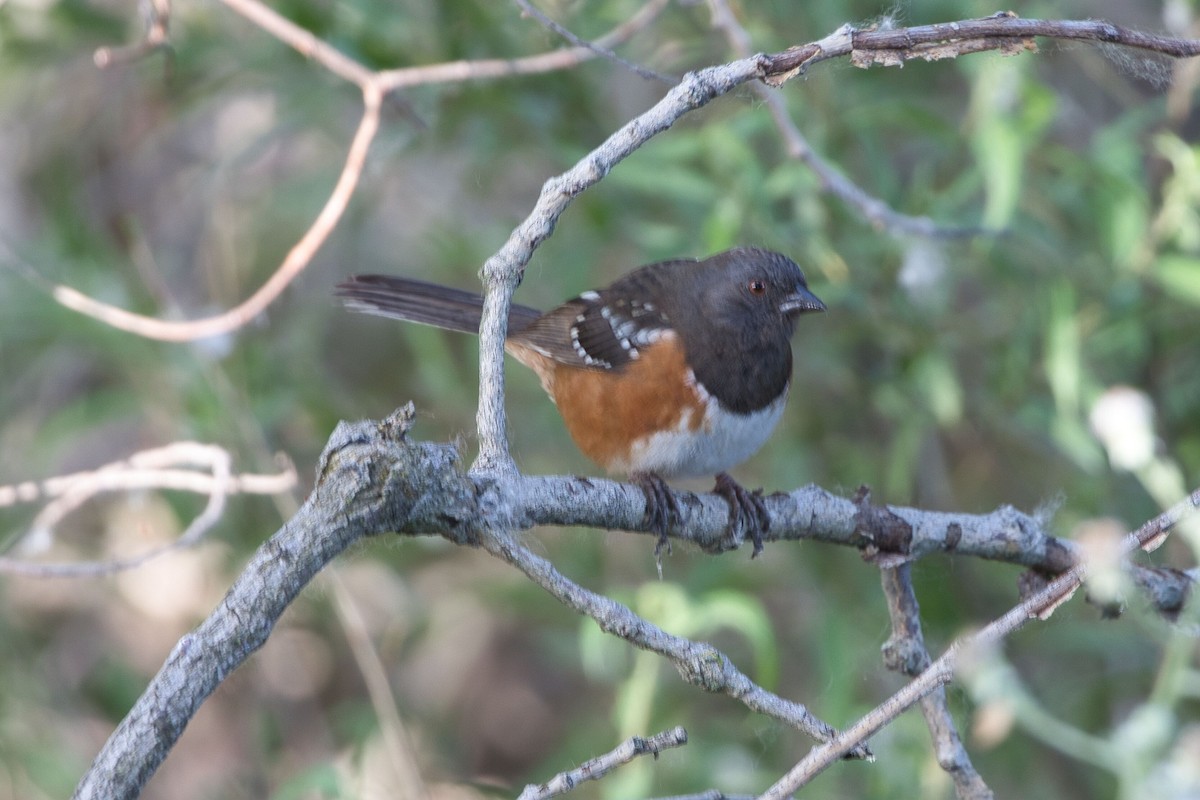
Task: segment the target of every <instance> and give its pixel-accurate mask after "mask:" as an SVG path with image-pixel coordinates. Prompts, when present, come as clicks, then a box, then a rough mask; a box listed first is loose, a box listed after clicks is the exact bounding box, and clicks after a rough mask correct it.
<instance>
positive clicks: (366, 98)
mask: <svg viewBox="0 0 1200 800" xmlns="http://www.w3.org/2000/svg"><path fill="white" fill-rule="evenodd" d="M239 1H244V0H239ZM382 98H383V95H382V94H381V93H380V92H379V91H378V90H377V89H375V88H374V86H373V85H371V84H368V85H367V87H366V88H365V89H364V90H363V116H362V120H361V121H360V122H359V124H358V130H357V131H356V132H355V134H354V139H353V141H351V143H350V150H349V152H348V153H347V154H346V163H345V165H344V166H343V167H342V172H341V174H340V175H339V176H338V180H337V183H336V184H335V185H334V187H333V192H332V193H331V194H330V195H329V199H328V200H326V201H325V205H324V207H323V208H322V209H321V212H320V213H319V214H318V215H317V218H316V219H315V220H314V221H313V224H312V226H311V227H310V228H309V229H308V230H307V231H305V233H304V235H303V236H302V237H300V241H298V242H297V243H296V244H295V246H293V247H292V249H291V250H290V251H289V252H288V254H287V256H286V257H285V258H284V260H283V263H282V264H280V266H279V269H278V270H276V271H275V273H274V274H273V275H271V277H270V278H269V279H267V282H266V283H264V284H263V285H262V286H261V287H260V288H259V289H258V291H256V292H255V293H254V294H252V295H250V297H248V298H247V299H246V300H245V301H243V302H242V303H240V304H239V305H237V306H235V307H234V308H231V309H230V310H228V311H226V312H225V313H223V314H219V315H217V316H215V317H209V318H207V319H199V320H191V321H183V322H175V321H171V320H162V319H157V318H155V317H147V316H143V315H141V314H134V313H132V312H129V311H126V310H124V309H122V308H117V307H116V306H111V305H109V304H107V303H102V302H100V301H99V300H95V299H93V298H91V297H88V296H87V295H85V294H83V293H82V292H79V291H76V290H75V289H72V288H70V287H69V286H56V287H54V293H53V294H54V299H55V300H57V301H58V302H59V303H61V304H62V305H64V306H66V307H67V308H70V309H72V310H74V311H78V312H79V313H80V314H85V315H87V316H89V317H93V318H95V319H97V320H99V321H101V322H103V323H105V324H106V325H110V326H112V327H114V328H118V329H120V330H123V331H128V332H130V333H134V334H137V335H138V336H144V337H146V338H147V339H158V340H160V341H166V342H189V341H194V340H196V339H205V338H208V337H210V336H219V335H221V334H226V333H229V332H230V331H233V330H236V329H238V328H240V327H242V326H243V325H245V324H246V323H247V322H249V321H250V320H252V319H254V318H255V317H257V316H258V315H259V314H261V313H262V312H263V311H264V310H265V309H266V307H267V306H269V305H270V304H271V303H273V302H274V301H275V298H276V297H278V296H279V295H280V294H281V293H282V292H283V290H284V289H286V288H287V287H288V284H290V283H291V282H292V280H293V279H294V278H295V277H296V276H297V275H299V274H300V273H301V272H302V271H303V270H304V268H305V267H307V266H308V264H309V262H310V261H311V260H312V257H313V256H314V255H315V254H316V252H317V250H319V249H320V248H321V245H323V244H324V243H325V240H326V239H327V238H328V237H329V234H330V233H332V232H333V229H334V227H335V226H336V225H337V223H338V220H340V219H341V218H342V213H343V212H344V211H345V210H346V206H347V205H348V204H349V202H350V198H351V197H352V196H353V195H354V190H355V188H356V187H357V186H358V179H359V178H360V177H361V175H362V169H363V164H364V163H365V162H366V158H367V150H368V148H369V147H370V146H371V140H372V139H374V138H375V133H376V132H377V131H378V130H379V107H380V103H381V101H382Z"/></svg>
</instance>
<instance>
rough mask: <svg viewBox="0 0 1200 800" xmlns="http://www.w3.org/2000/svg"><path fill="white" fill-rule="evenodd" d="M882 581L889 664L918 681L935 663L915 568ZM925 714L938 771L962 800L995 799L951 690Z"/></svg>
mask: <svg viewBox="0 0 1200 800" xmlns="http://www.w3.org/2000/svg"><path fill="white" fill-rule="evenodd" d="M880 577H881V578H882V581H883V593H884V596H885V598H886V599H887V607H888V616H890V617H891V620H892V636H891V638H890V639H888V640H887V642H886V643H885V644H884V646H883V661H884V663H885V664H886V665H887V667H888V669H890V670H893V671H895V672H900V673H902V674H904V675H907V676H909V677H910V678H912V677H916V676H918V675H920V674H921V672H923V671H924V670H926V669H928V668H929V664H930V663H931V661H932V659H931V658H930V657H929V651H928V650H927V649H926V648H925V636H924V634H923V633H922V632H921V610H920V607H919V606H918V605H917V595H916V593H915V592H914V591H913V585H912V568H911V565H909V564H901V565H900V566H898V567H889V568H884V569H882V570H880ZM921 713H922V714H923V715H924V717H925V724H926V725H927V726H928V727H929V733H930V735H931V736H932V737H933V747H934V752H935V754H936V755H937V761H938V765H939V766H941V768H942V769H944V770H945V771H946V772H947V773H949V775H950V778H951V780H953V781H954V793H955V794H956V795H957V796H958V798H959V800H991V798H993V797H994V796H995V795H994V794H993V792H992V790H991V789H990V788H988V785H987V784H986V783H984V782H983V778H982V777H981V776H980V775H979V773H978V772H977V771H976V770H975V767H974V765H972V764H971V757H970V756H969V755H967V750H966V748H965V747H963V743H962V739H961V738H960V737H959V735H958V729H957V727H955V725H954V717H952V716H951V715H950V708H949V706H947V704H946V687H944V686H937V687H936V688H934V689H933V691H931V692H930V693H929V694H927V695H925V697H923V698H921Z"/></svg>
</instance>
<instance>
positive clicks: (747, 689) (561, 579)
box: [480, 526, 871, 759]
mask: <svg viewBox="0 0 1200 800" xmlns="http://www.w3.org/2000/svg"><path fill="white" fill-rule="evenodd" d="M480 544H482V546H483V547H484V549H486V550H487V551H488V552H489V553H491V554H492V555H494V556H497V557H498V558H501V559H503V560H505V561H507V562H508V563H509V564H512V565H513V566H514V567H516V568H517V569H519V570H521V571H522V572H523V573H525V575H526V577H528V578H529V579H530V580H531V581H533V582H534V583H536V584H537V585H538V586H541V587H542V588H543V589H545V590H546V591H547V592H549V593H550V594H551V595H553V596H554V597H555V598H557V599H558V601H559V602H561V603H562V604H563V605H565V606H567V607H569V608H572V609H574V610H575V611H577V612H579V613H580V614H585V615H587V616H589V617H591V618H592V619H594V620H595V621H596V624H598V625H599V626H600V629H601V630H603V631H604V632H605V633H610V634H613V635H614V636H619V637H621V638H622V639H624V640H625V641H627V642H629V643H630V644H632V645H634V646H635V647H640V648H642V649H643V650H648V651H650V652H652V653H657V654H658V655H660V656H663V657H664V658H667V659H669V660H670V661H671V662H672V663H673V664H674V665H675V669H677V670H678V671H679V674H680V675H681V676H682V677H683V679H684V680H686V681H688V682H689V683H691V684H693V685H695V686H699V687H700V688H702V689H704V690H706V691H709V692H714V693H721V694H727V695H729V696H730V697H733V698H735V699H736V700H738V701H740V702H741V703H743V704H744V705H745V706H746V707H747V708H749V709H750V710H752V711H757V712H759V713H760V714H766V715H767V716H770V717H774V718H775V719H778V720H780V721H782V722H786V723H787V724H789V725H791V726H792V727H794V728H797V729H799V730H801V731H804V732H805V733H807V734H808V735H809V736H811V737H813V738H814V739H818V740H820V741H829V740H831V739H833V738H834V736H835V735H836V734H837V731H835V730H834V729H833V728H832V727H830V726H829V725H828V724H826V723H825V722H823V721H822V720H820V719H818V718H817V717H815V716H813V714H812V713H811V712H810V711H809V710H808V709H807V708H805V707H804V705H803V704H801V703H797V702H795V701H793V700H788V699H787V698H784V697H780V696H779V695H777V694H775V693H774V692H769V691H767V690H766V689H764V688H762V687H761V686H759V685H758V684H756V683H755V682H754V681H752V680H750V678H749V677H747V676H746V674H745V673H743V672H742V671H741V670H739V669H738V668H737V667H736V666H734V663H733V662H732V661H731V660H730V659H729V657H728V656H726V655H725V654H724V653H722V652H721V651H720V650H718V649H717V648H715V647H713V646H712V645H711V644H707V643H703V642H693V641H692V640H690V639H687V638H684V637H682V636H676V635H674V634H671V633H667V632H666V631H664V630H663V629H662V628H659V627H658V626H657V625H654V624H653V623H651V622H649V621H647V620H645V619H643V618H642V617H639V616H638V615H637V614H635V613H634V612H633V611H632V610H631V609H630V608H629V607H628V606H625V605H623V604H621V603H618V602H617V601H616V600H613V599H611V598H609V597H605V596H604V595H601V594H597V593H595V592H592V591H589V590H587V589H585V588H583V587H582V586H580V585H579V584H577V583H575V582H574V581H571V580H570V579H568V578H567V577H566V576H564V575H563V574H562V573H561V572H559V571H558V570H557V569H555V568H554V565H553V564H551V563H550V562H549V561H547V560H546V559H544V558H542V557H541V556H537V555H535V554H534V553H533V552H532V551H530V550H529V549H528V548H527V547H524V546H523V545H521V544H520V543H518V542H517V540H516V539H515V538H514V537H513V536H512V534H511V533H510V532H509V531H508V530H506V529H505V528H503V527H499V526H497V527H496V528H493V529H491V530H490V531H489V535H486V536H484V537H482V540H481V542H480ZM847 753H848V754H849V755H850V756H852V757H854V758H863V759H865V758H870V757H871V752H870V750H868V749H867V747H866V746H865V745H862V746H858V747H854V748H851V749H849V750H848V751H847Z"/></svg>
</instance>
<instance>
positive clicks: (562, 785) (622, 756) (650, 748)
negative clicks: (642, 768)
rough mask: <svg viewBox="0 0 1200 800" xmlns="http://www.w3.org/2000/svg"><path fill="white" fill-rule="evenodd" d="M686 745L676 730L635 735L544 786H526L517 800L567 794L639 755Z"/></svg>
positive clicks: (544, 799)
mask: <svg viewBox="0 0 1200 800" xmlns="http://www.w3.org/2000/svg"><path fill="white" fill-rule="evenodd" d="M685 744H687V731H685V730H684V729H683V728H680V727H675V728H672V729H671V730H669V731H663V732H662V733H656V734H654V735H653V736H651V737H650V738H649V739H643V738H642V737H641V736H634V737H632V738H630V739H628V740H627V741H625V742H624V743H623V744H622V745H621V746H620V747H618V748H616V749H615V750H613V751H611V752H609V753H605V754H604V755H602V756H597V757H596V758H593V759H590V760H588V761H585V762H583V763H582V764H580V765H579V766H578V767H576V768H575V769H573V770H569V771H567V772H561V773H559V774H558V775H555V776H554V777H553V778H551V779H550V780H549V781H547V782H546V783H542V784H532V783H531V784H529V785H528V786H526V787H525V791H523V792H521V794H520V796H519V797H518V798H517V800H548V798H551V797H557V796H558V795H560V794H566V793H567V792H569V791H571V790H572V789H574V788H575V787H576V786H578V785H579V784H580V783H582V782H583V781H597V780H600V779H601V778H603V777H604V776H605V775H607V774H608V773H610V772H612V771H613V770H614V769H616V768H617V767H619V766H622V765H623V764H628V763H629V762H630V761H633V760H634V759H635V758H637V757H638V756H646V755H650V756H654V757H655V758H658V754H659V753H660V752H662V751H663V750H668V749H670V748H672V747H681V746H683V745H685Z"/></svg>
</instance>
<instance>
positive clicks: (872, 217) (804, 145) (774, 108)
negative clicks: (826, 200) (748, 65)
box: [709, 0, 985, 239]
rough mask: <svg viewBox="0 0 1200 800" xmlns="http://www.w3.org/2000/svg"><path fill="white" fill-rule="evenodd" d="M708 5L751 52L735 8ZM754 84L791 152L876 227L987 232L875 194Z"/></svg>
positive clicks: (716, 0)
mask: <svg viewBox="0 0 1200 800" xmlns="http://www.w3.org/2000/svg"><path fill="white" fill-rule="evenodd" d="M709 8H710V10H711V13H712V19H713V26H714V27H715V28H717V29H718V30H720V31H723V32H724V34H725V38H726V40H727V41H728V42H729V45H730V47H731V48H732V49H733V51H734V52H735V53H736V54H737V55H738V56H739V57H742V58H746V57H747V56H749V55H751V54H752V53H753V52H754V51H753V50H752V43H751V40H750V34H749V33H747V31H746V29H745V28H744V27H742V25H741V23H740V22H738V20H737V17H736V16H735V15H734V13H733V9H731V8H730V7H729V4H728V3H727V2H726V0H709ZM751 88H752V89H753V91H754V94H755V95H757V96H758V97H759V99H761V100H762V101H763V103H764V104H765V105H766V106H767V109H768V110H769V111H770V112H771V116H772V117H773V118H774V120H775V127H776V128H778V129H779V134H780V136H782V137H783V143H784V146H785V147H786V148H787V153H788V155H789V156H791V157H792V158H794V159H796V160H798V161H801V162H803V163H804V165H805V166H807V167H808V168H809V169H810V170H812V171H813V173H814V174H815V175H816V176H817V177H818V178H819V179H820V180H821V186H822V188H823V189H824V190H825V191H827V192H829V193H830V194H832V195H833V196H834V197H837V198H838V199H839V200H841V201H842V202H843V203H845V204H846V205H848V206H850V207H851V208H854V209H855V210H856V211H858V213H859V214H860V215H862V217H863V218H864V219H865V220H866V221H867V222H868V223H870V224H871V225H872V226H874V227H875V229H876V230H880V231H887V232H888V233H890V234H892V235H897V234H904V235H914V236H926V237H930V238H943V239H945V238H962V237H968V236H977V235H979V234H981V233H984V232H985V231H984V230H983V229H982V228H977V227H976V228H945V227H942V226H940V225H938V223H937V222H935V221H934V220H933V219H931V218H930V217H914V216H910V215H908V214H902V213H900V212H899V211H896V210H895V209H893V208H892V207H891V206H889V205H888V204H887V203H885V202H884V201H882V200H880V199H879V198H877V197H873V196H872V195H871V194H869V193H868V192H866V191H865V190H864V189H863V188H862V187H861V186H859V185H858V184H856V183H854V181H852V180H850V179H849V178H847V177H846V176H845V175H843V174H842V173H841V172H839V171H838V170H837V169H836V168H834V166H833V165H832V164H830V163H829V162H828V161H826V160H825V159H824V158H822V157H821V156H820V155H818V154H817V152H816V151H815V150H814V149H813V148H812V145H810V144H809V143H808V139H807V138H805V136H804V134H803V133H801V132H800V128H799V127H798V126H797V125H796V123H795V122H794V121H793V120H792V118H791V115H790V114H788V110H787V103H786V102H785V101H784V99H783V96H782V95H780V94H779V93H778V92H776V91H773V90H772V89H771V88H770V87H769V86H768V85H767V84H765V83H755V84H752V86H751Z"/></svg>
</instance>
